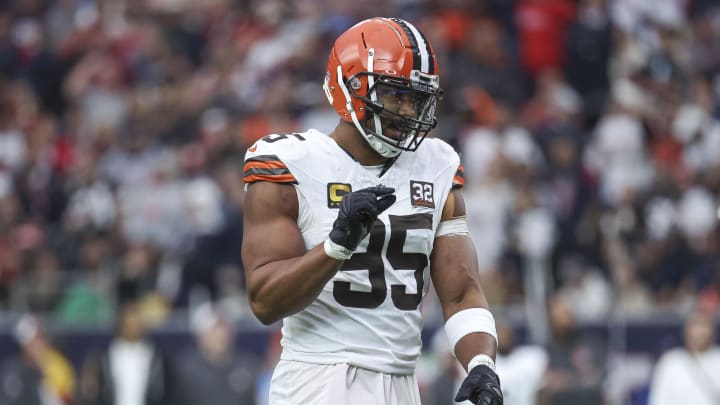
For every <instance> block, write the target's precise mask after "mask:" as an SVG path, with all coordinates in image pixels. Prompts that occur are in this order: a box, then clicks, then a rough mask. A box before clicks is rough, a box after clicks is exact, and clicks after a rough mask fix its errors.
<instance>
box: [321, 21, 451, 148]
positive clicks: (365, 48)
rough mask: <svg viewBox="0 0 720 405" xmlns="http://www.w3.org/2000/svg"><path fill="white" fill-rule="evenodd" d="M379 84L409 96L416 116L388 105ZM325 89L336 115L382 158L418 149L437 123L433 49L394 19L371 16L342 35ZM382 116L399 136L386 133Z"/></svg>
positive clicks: (437, 90) (438, 92)
mask: <svg viewBox="0 0 720 405" xmlns="http://www.w3.org/2000/svg"><path fill="white" fill-rule="evenodd" d="M378 86H382V88H383V89H384V91H387V89H390V91H395V92H398V93H403V94H406V95H409V96H410V97H411V100H412V102H413V103H414V112H415V116H406V115H401V114H399V113H397V112H393V111H390V110H389V109H386V108H385V106H384V105H383V103H382V102H381V101H379V100H378V92H377V90H378ZM323 89H324V90H325V95H326V96H327V98H328V101H329V102H330V104H332V106H333V107H334V108H335V111H337V113H338V114H339V115H340V117H341V118H342V119H343V120H345V121H347V122H352V123H353V124H354V125H355V127H356V128H357V129H358V131H359V132H360V133H361V134H362V135H363V137H364V138H365V139H366V140H367V142H368V143H369V144H370V146H371V147H372V148H373V149H375V150H376V151H377V152H378V153H379V154H380V155H382V156H385V157H395V156H397V155H399V154H400V152H401V151H403V150H407V151H414V150H416V149H417V148H418V147H419V146H420V143H421V142H422V140H423V139H424V138H425V136H426V135H427V133H428V132H429V131H430V130H431V129H433V128H434V127H435V126H436V125H437V120H436V119H435V111H436V108H437V102H438V99H439V98H440V97H441V95H442V89H441V88H440V80H439V76H438V65H437V59H436V58H435V53H434V52H433V49H432V47H431V46H430V43H429V42H428V41H427V40H426V39H425V36H424V35H423V34H422V33H421V32H420V31H419V30H418V29H417V28H416V27H415V26H413V25H412V24H410V23H409V22H407V21H404V20H401V19H398V18H370V19H367V20H364V21H361V22H359V23H358V24H356V25H354V26H353V27H351V28H349V29H348V30H347V31H345V32H344V33H343V34H341V35H340V36H339V37H338V38H337V40H336V41H335V45H334V46H333V48H332V50H331V51H330V57H329V58H328V64H327V72H326V73H325V80H324V83H323ZM381 119H382V120H383V123H385V124H386V126H387V125H392V128H393V129H394V130H395V131H397V132H399V133H400V134H401V136H400V137H399V138H398V137H389V136H387V135H384V134H383V129H382V128H383V125H382V124H381ZM387 120H389V121H387ZM368 124H370V125H368Z"/></svg>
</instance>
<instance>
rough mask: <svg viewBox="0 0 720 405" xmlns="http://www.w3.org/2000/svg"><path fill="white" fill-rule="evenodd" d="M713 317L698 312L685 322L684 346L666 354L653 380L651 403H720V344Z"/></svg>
mask: <svg viewBox="0 0 720 405" xmlns="http://www.w3.org/2000/svg"><path fill="white" fill-rule="evenodd" d="M714 326H715V325H714V323H713V318H712V317H711V316H709V315H708V314H705V313H702V312H697V313H695V314H694V315H692V316H691V317H690V318H689V319H688V320H687V321H686V322H685V328H684V341H685V346H684V347H681V348H676V349H672V350H670V351H668V352H666V353H664V354H663V355H662V356H661V357H660V359H659V360H658V363H657V365H656V367H655V371H654V374H653V377H652V381H651V383H650V405H675V404H692V405H717V404H720V373H718V370H720V347H719V346H718V345H717V344H715V343H714V342H715V331H714Z"/></svg>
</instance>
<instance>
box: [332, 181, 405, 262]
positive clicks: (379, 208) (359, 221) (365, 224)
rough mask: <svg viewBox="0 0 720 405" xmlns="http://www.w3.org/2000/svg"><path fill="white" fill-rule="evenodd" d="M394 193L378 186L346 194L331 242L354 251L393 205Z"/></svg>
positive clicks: (334, 224) (334, 226)
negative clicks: (377, 219) (381, 214)
mask: <svg viewBox="0 0 720 405" xmlns="http://www.w3.org/2000/svg"><path fill="white" fill-rule="evenodd" d="M394 192H395V189H394V188H391V187H384V186H376V187H368V188H364V189H362V190H358V191H353V192H352V193H348V194H346V195H345V197H343V199H342V202H341V203H340V212H338V216H337V219H336V220H335V222H334V223H333V229H332V231H330V240H331V241H333V242H335V243H337V244H338V245H340V246H342V247H344V248H347V249H349V250H351V251H354V250H355V248H357V246H358V245H359V244H360V241H361V240H363V238H365V236H367V234H368V233H370V229H371V228H372V225H373V222H375V219H376V218H377V217H378V215H380V213H382V212H383V211H385V210H386V209H388V208H389V207H390V206H391V205H393V203H394V202H395V198H396V197H395V195H393V194H392V193H394Z"/></svg>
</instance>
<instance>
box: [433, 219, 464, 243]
mask: <svg viewBox="0 0 720 405" xmlns="http://www.w3.org/2000/svg"><path fill="white" fill-rule="evenodd" d="M469 234H470V231H469V230H468V224H467V219H466V218H465V217H458V218H453V219H448V220H447V221H442V222H440V225H439V226H438V229H437V232H435V237H436V238H437V237H439V236H443V235H469Z"/></svg>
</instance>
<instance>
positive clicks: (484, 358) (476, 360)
mask: <svg viewBox="0 0 720 405" xmlns="http://www.w3.org/2000/svg"><path fill="white" fill-rule="evenodd" d="M480 365H485V366H488V367H490V369H491V370H492V371H494V372H495V373H497V370H496V369H495V361H494V360H493V359H492V357H490V356H488V355H487V354H485V353H480V354H478V355H475V357H473V358H472V359H470V361H469V362H468V365H467V372H468V373H469V372H470V370H472V369H474V368H475V367H477V366H480Z"/></svg>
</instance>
